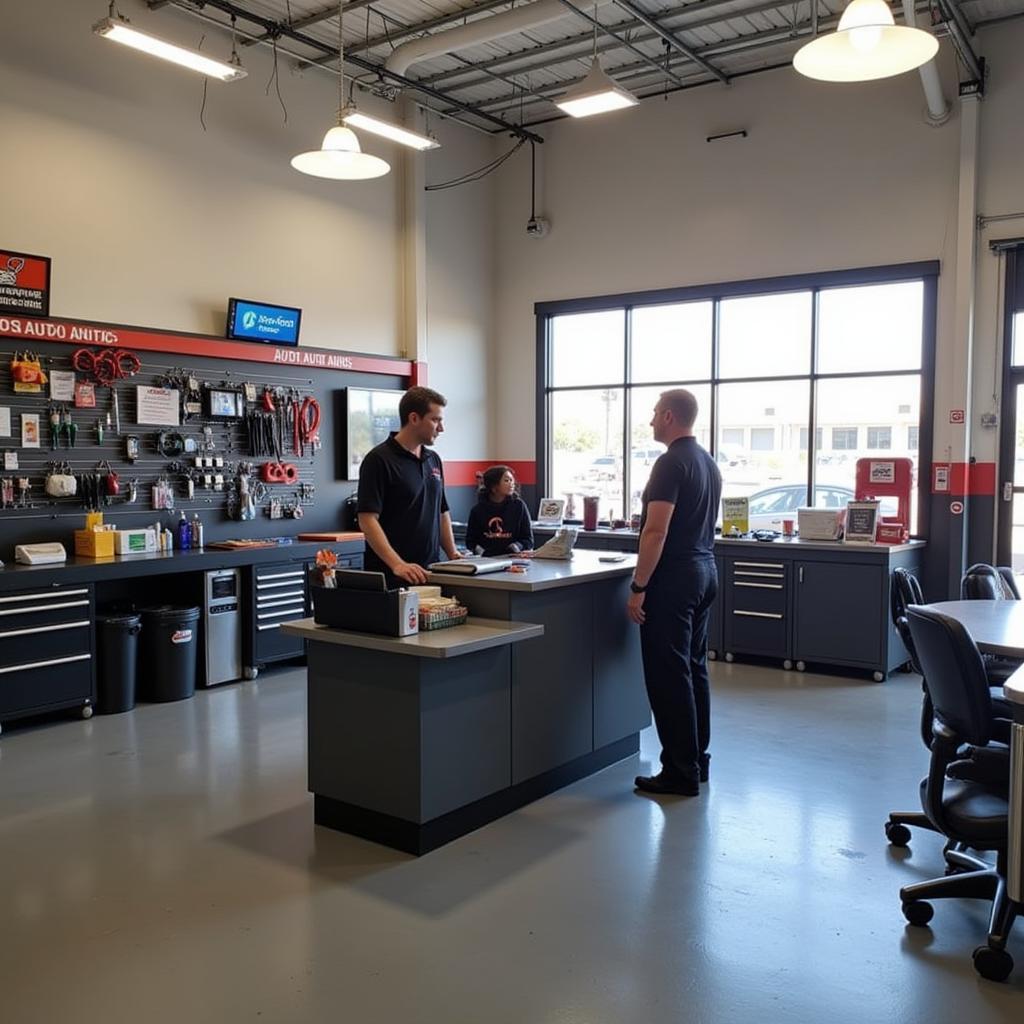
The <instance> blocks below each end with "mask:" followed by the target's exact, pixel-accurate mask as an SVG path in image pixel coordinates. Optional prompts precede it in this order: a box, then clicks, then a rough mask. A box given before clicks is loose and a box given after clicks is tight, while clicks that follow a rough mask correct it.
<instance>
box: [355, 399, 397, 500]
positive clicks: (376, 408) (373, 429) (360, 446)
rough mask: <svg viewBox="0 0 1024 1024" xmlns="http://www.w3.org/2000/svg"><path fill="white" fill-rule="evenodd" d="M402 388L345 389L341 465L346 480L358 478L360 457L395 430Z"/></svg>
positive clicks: (361, 459) (361, 458)
mask: <svg viewBox="0 0 1024 1024" xmlns="http://www.w3.org/2000/svg"><path fill="white" fill-rule="evenodd" d="M404 394H405V392H404V391H385V390H383V389H375V388H345V467H346V477H347V479H349V480H358V479H359V466H360V465H361V464H362V461H363V456H365V455H366V453H367V452H368V451H369V450H370V449H371V448H373V447H375V446H376V445H378V444H380V443H381V441H386V440H387V439H388V434H390V433H391V432H392V431H393V430H398V427H399V422H398V403H399V402H400V401H401V400H402V395H404Z"/></svg>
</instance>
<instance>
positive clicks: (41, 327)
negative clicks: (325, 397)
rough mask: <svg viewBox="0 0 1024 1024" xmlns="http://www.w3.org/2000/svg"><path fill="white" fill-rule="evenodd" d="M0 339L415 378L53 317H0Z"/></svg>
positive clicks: (306, 352)
mask: <svg viewBox="0 0 1024 1024" xmlns="http://www.w3.org/2000/svg"><path fill="white" fill-rule="evenodd" d="M0 337H7V338H17V339H18V340H19V341H23V342H26V343H27V344H32V343H38V342H40V341H53V342H57V343H61V344H65V345H83V346H88V345H102V346H107V347H109V348H130V349H138V350H140V351H146V352H174V353H175V354H178V355H187V356H210V357H211V358H213V359H237V360H240V361H244V362H250V363H274V364H276V365H278V366H297V367H301V368H302V369H304V370H307V369H308V370H353V371H355V372H357V373H393V374H397V375H398V376H399V377H409V376H411V374H412V363H411V362H410V361H409V360H408V359H391V358H390V357H388V356H364V355H357V354H355V353H351V352H339V351H336V350H334V349H324V348H307V347H305V346H299V347H294V348H293V347H292V346H282V347H278V346H277V345H262V344H253V343H251V342H244V341H225V340H224V339H223V338H216V337H212V336H210V335H208V334H176V333H175V332H174V331H160V330H156V329H154V328H151V327H125V326H123V325H121V324H104V323H96V322H94V321H89V320H58V319H54V318H52V317H50V318H46V319H36V318H33V317H8V316H0Z"/></svg>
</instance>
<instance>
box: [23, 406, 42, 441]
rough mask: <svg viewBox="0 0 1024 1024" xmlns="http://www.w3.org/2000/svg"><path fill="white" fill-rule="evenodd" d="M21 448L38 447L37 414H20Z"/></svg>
mask: <svg viewBox="0 0 1024 1024" xmlns="http://www.w3.org/2000/svg"><path fill="white" fill-rule="evenodd" d="M21 447H22V448H38V447H39V414H38V413H35V412H23V413H22V414H21Z"/></svg>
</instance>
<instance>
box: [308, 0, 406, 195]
mask: <svg viewBox="0 0 1024 1024" xmlns="http://www.w3.org/2000/svg"><path fill="white" fill-rule="evenodd" d="M343 9H344V3H339V4H338V123H337V124H336V125H335V126H334V127H333V128H331V129H330V130H329V131H328V132H327V134H326V135H325V136H324V141H323V143H322V144H321V146H320V148H319V149H315V150H310V151H309V152H308V153H299V155H298V156H293V157H292V167H294V168H295V170H297V171H301V172H302V173H303V174H312V175H313V176H314V177H317V178H333V179H335V180H339V181H360V180H365V179H367V178H380V177H382V176H383V175H385V174H387V173H388V171H390V170H391V165H390V164H389V163H388V162H387V161H386V160H381V158H380V157H379V156H371V155H370V154H369V153H364V152H363V151H362V149H361V148H360V146H359V139H358V138H356V133H355V132H354V131H352V129H351V128H346V127H345V125H344V124H342V120H341V119H342V116H343V114H344V112H345V43H344V40H343V38H342V34H341V33H342V11H343Z"/></svg>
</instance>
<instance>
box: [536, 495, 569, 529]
mask: <svg viewBox="0 0 1024 1024" xmlns="http://www.w3.org/2000/svg"><path fill="white" fill-rule="evenodd" d="M564 518H565V499H564V498H541V500H540V505H539V506H538V507H537V525H538V526H561V525H562V522H563V520H564Z"/></svg>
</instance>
